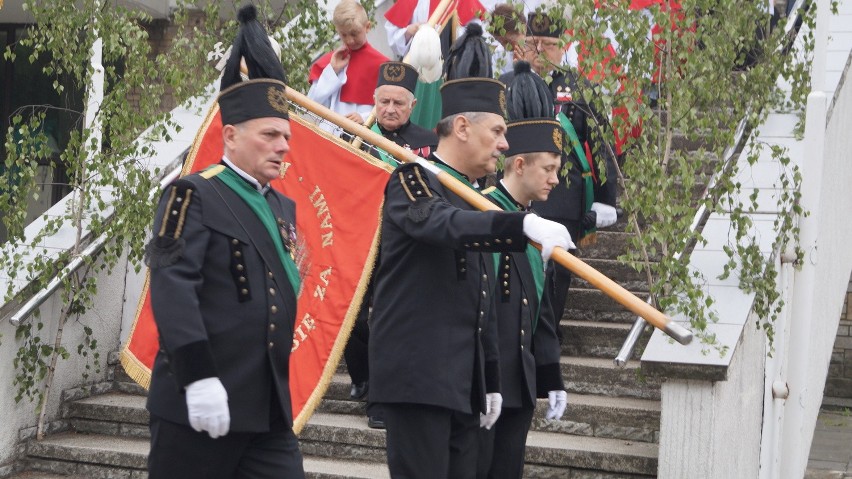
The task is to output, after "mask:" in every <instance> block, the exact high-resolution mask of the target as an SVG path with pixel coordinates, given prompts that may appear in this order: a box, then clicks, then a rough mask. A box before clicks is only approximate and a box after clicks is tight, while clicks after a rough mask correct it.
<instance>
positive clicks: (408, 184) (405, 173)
mask: <svg viewBox="0 0 852 479" xmlns="http://www.w3.org/2000/svg"><path fill="white" fill-rule="evenodd" d="M393 174H394V175H396V176H397V179H398V180H399V184H400V185H401V186H402V189H403V191H405V195H406V196H407V197H408V199H409V201H411V205H410V206H409V207H408V214H407V217H408V219H410V220H411V221H413V222H415V223H420V222H423V221H425V220H426V218H428V217H429V215H430V214H431V213H432V207H433V206H434V204H435V202H436V201H440V198H439V197H436V196H433V195H432V191H431V189H430V188H429V177H428V176H427V175H426V171H425V170H424V169H423V167H422V166H420V165H418V164H417V163H406V164H404V165H400V166H399V167H398V168H397V169H396V170H395V171H394V172H393Z"/></svg>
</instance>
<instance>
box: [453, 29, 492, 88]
mask: <svg viewBox="0 0 852 479" xmlns="http://www.w3.org/2000/svg"><path fill="white" fill-rule="evenodd" d="M493 76H494V75H493V73H492V69H491V50H490V49H489V48H488V43H487V42H486V41H485V39H484V38H482V25H480V24H478V23H473V22H472V23H468V24H467V26H466V27H465V33H464V34H463V35H462V36H460V37H459V38H458V39H457V40H456V41H455V42H454V43H453V45H452V46H451V47H450V51H449V53H447V58H446V59H445V60H444V81H449V80H458V79H460V78H470V77H482V78H492V77H493Z"/></svg>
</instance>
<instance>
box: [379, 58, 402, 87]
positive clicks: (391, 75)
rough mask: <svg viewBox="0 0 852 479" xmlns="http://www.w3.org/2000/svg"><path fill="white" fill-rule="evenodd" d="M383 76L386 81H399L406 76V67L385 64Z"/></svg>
mask: <svg viewBox="0 0 852 479" xmlns="http://www.w3.org/2000/svg"><path fill="white" fill-rule="evenodd" d="M382 76H383V77H384V79H385V81H389V82H391V83H399V82H401V81H402V80H403V79H404V78H405V67H404V66H402V65H399V64H393V63H392V64H390V65H385V68H384V70H383V71H382Z"/></svg>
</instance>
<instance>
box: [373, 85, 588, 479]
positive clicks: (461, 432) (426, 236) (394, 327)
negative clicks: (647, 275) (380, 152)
mask: <svg viewBox="0 0 852 479" xmlns="http://www.w3.org/2000/svg"><path fill="white" fill-rule="evenodd" d="M441 97H442V104H443V114H444V115H445V117H444V119H442V120H441V121H440V122H439V123H438V127H437V132H438V138H439V141H438V148H437V150H436V151H435V152H433V153H432V155H431V157H430V160H431V161H433V162H434V164H430V163H428V162H426V161H425V160H424V161H423V162H422V163H419V162H418V163H417V164H405V165H402V166H400V167H399V168H397V169H396V171H394V172H393V174H392V175H391V178H390V180H389V182H388V185H387V187H386V189H385V203H384V208H383V213H382V231H381V234H382V239H381V247H380V248H381V249H380V260H379V264H378V266H377V270H376V276H375V277H376V291H375V298H374V301H373V316H372V319H371V322H370V336H371V337H370V346H369V353H370V399H371V400H372V401H374V402H378V403H381V404H382V407H383V408H384V413H385V422H386V425H387V445H388V446H387V455H388V466H389V469H390V473H391V476H392V477H405V478H428V479H434V478H438V477H451V478H462V479H463V478H473V477H475V475H476V460H477V459H476V456H477V447H478V446H477V437H478V428H479V427H480V425H482V426H484V427H491V426H493V424H494V422H495V421H496V419H497V417H499V411H500V407H501V404H502V398H501V396H500V393H499V391H500V376H499V356H498V351H497V344H496V343H497V337H496V322H495V321H494V320H493V317H492V314H493V311H492V305H493V300H492V297H493V294H492V291H493V285H494V283H493V281H494V264H493V259H492V258H491V255H487V254H483V253H484V252H497V251H500V250H505V251H524V249H525V247H526V241H527V238H531V239H534V240H535V241H538V242H540V243H541V244H542V245H543V250H542V254H543V255H544V256H545V258H546V257H549V255H550V253H551V252H552V250H553V248H554V247H555V246H561V247H568V246H570V245H571V242H570V241H571V240H570V237H569V235H568V232H567V231H566V230H565V227H564V226H562V225H559V224H557V223H553V222H550V221H546V220H543V219H542V218H539V217H538V216H536V215H534V214H530V213H524V212H497V211H489V212H478V211H471V208H472V207H471V206H469V205H468V204H467V203H466V202H465V201H464V200H463V199H462V198H461V197H460V196H459V195H457V194H456V193H453V192H452V191H450V190H449V189H447V188H446V187H444V186H443V185H442V184H441V183H440V181H439V180H438V177H437V175H438V174H441V175H451V176H453V177H455V178H456V179H458V180H459V181H460V182H462V183H463V184H465V188H469V189H471V190H474V189H475V187H474V185H473V184H472V183H471V182H472V181H475V180H474V178H479V177H482V176H485V175H486V174H488V173H493V172H494V171H496V163H497V159H498V157H499V156H500V154H501V152H502V151H505V150H506V148H507V147H508V145H507V144H506V139H505V136H504V135H505V131H506V124H505V120H504V115H505V90H504V86H503V84H502V83H500V82H497V81H495V80H489V79H473V78H471V79H462V80H455V81H450V82H447V83H445V84H444V85H443V87H442V89H441ZM480 412H482V413H485V414H484V415H483V416H482V418H481V420H480Z"/></svg>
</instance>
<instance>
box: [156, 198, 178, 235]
mask: <svg viewBox="0 0 852 479" xmlns="http://www.w3.org/2000/svg"><path fill="white" fill-rule="evenodd" d="M175 196H177V186H172V192H171V193H170V194H169V202H168V203H166V212H165V216H163V224H162V225H160V233H159V234H158V235H157V236H159V237H161V238H162V237H163V235H165V234H166V224H167V223H168V222H169V212H170V211H171V210H172V203H174V201H175Z"/></svg>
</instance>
